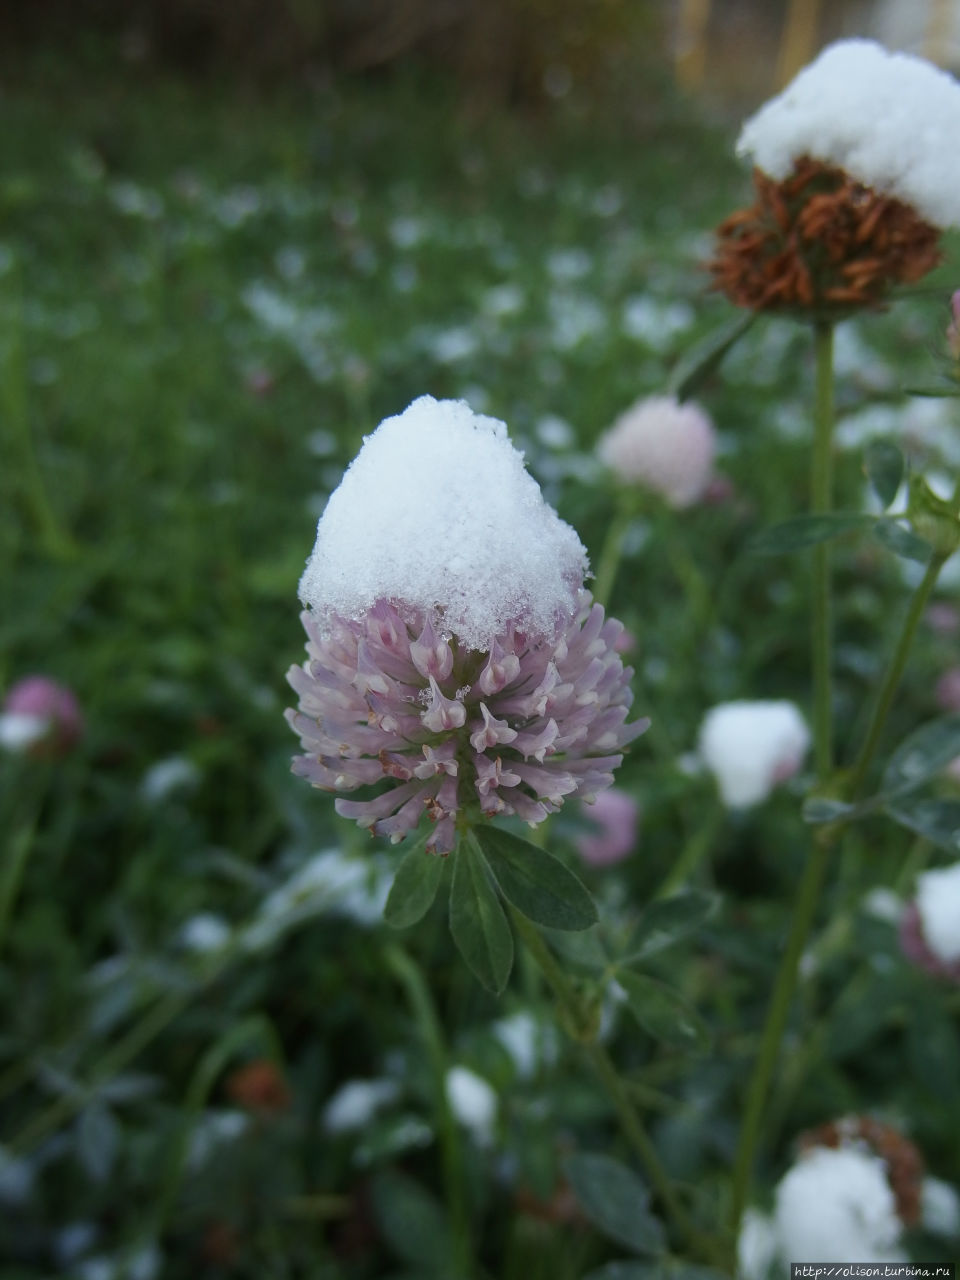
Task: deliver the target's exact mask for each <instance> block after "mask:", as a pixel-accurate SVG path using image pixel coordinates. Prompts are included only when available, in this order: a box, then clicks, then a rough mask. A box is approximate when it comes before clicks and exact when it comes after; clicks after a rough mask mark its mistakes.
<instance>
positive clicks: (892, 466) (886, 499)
mask: <svg viewBox="0 0 960 1280" xmlns="http://www.w3.org/2000/svg"><path fill="white" fill-rule="evenodd" d="M905 468H906V463H905V461H904V457H903V454H902V453H901V452H900V450H899V449H898V448H897V446H896V445H895V444H891V443H890V442H889V440H875V441H874V442H873V444H871V445H869V446H868V447H867V451H866V454H865V455H864V459H863V469H864V471H866V473H867V479H868V480H869V481H870V484H871V485H872V486H873V491H874V493H875V494H876V495H877V497H878V498H879V499H880V501H881V502H882V503H883V506H884V509H886V508H887V507H889V505H890V503H891V502H892V501H893V500H894V498H895V497H896V496H897V492H898V490H899V489H900V485H901V484H902V483H903V473H904V470H905Z"/></svg>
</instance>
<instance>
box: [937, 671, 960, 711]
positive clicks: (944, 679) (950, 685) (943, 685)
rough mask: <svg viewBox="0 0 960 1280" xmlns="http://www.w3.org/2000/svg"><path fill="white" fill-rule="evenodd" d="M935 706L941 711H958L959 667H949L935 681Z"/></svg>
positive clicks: (959, 692) (959, 707) (959, 695)
mask: <svg viewBox="0 0 960 1280" xmlns="http://www.w3.org/2000/svg"><path fill="white" fill-rule="evenodd" d="M936 697H937V706H938V707H939V708H940V710H941V711H960V667H951V668H950V669H949V671H945V672H944V673H943V675H942V676H941V677H940V679H939V680H938V681H937V690H936Z"/></svg>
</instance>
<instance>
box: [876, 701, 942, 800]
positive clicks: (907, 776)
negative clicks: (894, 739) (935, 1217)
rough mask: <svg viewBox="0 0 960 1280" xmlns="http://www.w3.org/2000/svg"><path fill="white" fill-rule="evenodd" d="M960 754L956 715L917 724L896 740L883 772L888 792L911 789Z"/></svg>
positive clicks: (931, 776)
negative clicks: (895, 746) (908, 732)
mask: <svg viewBox="0 0 960 1280" xmlns="http://www.w3.org/2000/svg"><path fill="white" fill-rule="evenodd" d="M956 756H960V715H953V716H941V717H940V718H939V719H937V720H931V721H929V722H928V723H927V724H925V725H921V727H920V728H919V729H916V730H915V731H914V732H913V733H911V734H910V735H909V737H907V738H905V739H904V740H903V742H901V743H900V745H899V747H897V749H896V751H894V753H893V755H892V756H891V757H890V762H889V764H888V765H887V767H886V769H885V771H884V774H883V787H882V790H883V791H884V792H886V793H887V794H888V795H896V794H898V793H902V792H904V791H912V790H913V789H915V788H916V787H919V786H922V785H923V784H924V783H925V782H929V781H930V780H931V779H932V778H935V777H937V775H938V774H940V773H942V772H943V770H944V769H945V768H946V767H947V765H948V764H949V763H950V761H951V760H953V759H954V758H955V757H956Z"/></svg>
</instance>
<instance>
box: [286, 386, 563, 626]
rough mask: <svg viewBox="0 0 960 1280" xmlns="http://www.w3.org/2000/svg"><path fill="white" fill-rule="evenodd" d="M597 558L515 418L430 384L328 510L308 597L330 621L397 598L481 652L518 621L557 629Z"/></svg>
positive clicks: (367, 449) (372, 445) (306, 578)
mask: <svg viewBox="0 0 960 1280" xmlns="http://www.w3.org/2000/svg"><path fill="white" fill-rule="evenodd" d="M587 567H588V565H587V553H586V550H585V549H584V547H583V545H582V543H581V542H580V539H579V538H578V537H577V535H576V532H575V531H574V530H573V529H572V528H571V527H570V526H569V525H568V524H565V523H564V521H562V520H561V519H560V517H559V516H558V515H557V513H556V512H555V511H554V510H553V508H552V507H550V506H549V505H548V504H547V503H546V502H544V500H543V496H542V494H541V492H540V486H539V485H538V484H537V482H536V481H535V480H534V479H533V477H532V476H530V475H529V474H528V473H527V471H526V470H525V469H524V465H523V454H522V453H520V452H519V451H518V450H517V449H515V448H514V446H513V445H512V444H511V443H510V439H509V437H508V435H507V428H506V426H505V425H504V423H502V422H499V421H497V420H496V419H495V418H488V417H483V416H481V415H480V414H475V413H474V412H473V411H472V410H471V409H470V407H469V405H467V404H465V403H464V402H463V401H459V400H439V401H438V400H434V399H433V397H432V396H421V397H420V398H419V399H418V400H414V402H413V403H412V404H411V405H410V406H409V407H408V408H407V409H406V410H405V411H404V412H403V413H402V414H399V415H398V416H396V417H392V418H387V419H385V420H384V421H383V422H381V424H380V426H379V427H378V428H377V429H376V431H374V432H373V433H372V434H371V435H369V436H367V437H366V439H365V440H364V444H363V448H362V449H361V450H360V452H359V454H358V455H357V457H356V458H355V459H354V461H353V463H352V464H351V466H350V468H349V469H348V471H347V473H346V475H345V476H344V477H343V480H342V481H341V483H340V487H339V488H338V489H337V490H336V492H335V493H334V494H333V495H332V496H331V498H330V501H329V502H328V503H327V506H326V510H325V511H324V513H323V515H322V516H321V518H320V523H319V525H318V527H317V541H316V545H315V547H314V549H313V553H312V555H311V556H310V559H309V561H308V562H307V568H306V571H305V573H304V575H303V577H302V578H301V580H300V598H301V600H302V601H303V602H304V604H306V605H309V607H310V608H311V609H312V610H313V611H314V613H315V614H316V615H317V617H318V620H319V622H320V625H321V627H323V625H324V624H325V622H328V621H329V620H330V619H331V618H332V617H333V616H334V615H337V616H339V617H341V618H347V619H351V618H352V619H356V618H360V617H362V616H363V615H364V614H365V613H366V612H367V611H368V610H369V609H370V608H371V607H372V606H373V604H374V603H375V602H376V601H377V600H382V599H386V600H389V601H392V602H393V603H394V604H396V606H397V607H398V608H399V609H400V611H401V613H403V612H404V611H405V610H406V611H414V612H416V613H419V614H423V615H427V616H432V617H433V619H434V621H437V620H438V619H439V622H440V626H441V628H442V629H443V630H444V631H445V632H447V633H449V634H453V635H455V636H456V637H457V638H458V639H459V640H460V642H461V643H462V644H464V645H466V646H467V647H468V648H471V649H480V650H483V649H486V648H487V647H489V644H490V642H491V640H492V639H493V637H494V636H496V635H497V634H499V633H503V632H504V630H505V629H506V627H507V625H508V624H509V623H511V622H513V623H517V624H518V625H519V627H520V628H522V629H523V630H524V631H525V632H526V633H527V634H528V635H529V636H531V637H534V636H537V637H542V636H547V635H553V633H554V631H555V628H556V626H557V623H558V621H559V620H560V619H568V618H569V617H570V616H571V613H572V612H573V609H574V608H575V602H576V593H577V591H578V590H579V588H580V586H581V585H582V582H583V577H584V574H585V573H586V572H587Z"/></svg>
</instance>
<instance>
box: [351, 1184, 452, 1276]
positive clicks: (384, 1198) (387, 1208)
mask: <svg viewBox="0 0 960 1280" xmlns="http://www.w3.org/2000/svg"><path fill="white" fill-rule="evenodd" d="M371 1193H372V1201H373V1211H374V1214H375V1216H376V1219H377V1225H378V1226H379V1227H380V1230H381V1231H382V1232H383V1234H384V1236H385V1237H386V1239H387V1241H388V1243H389V1244H390V1246H391V1247H392V1248H393V1249H394V1251H395V1252H396V1254H397V1255H398V1257H400V1258H402V1259H403V1261H404V1262H412V1263H416V1264H417V1265H418V1266H419V1267H424V1268H427V1269H428V1270H429V1271H430V1272H432V1273H434V1274H435V1275H438V1276H448V1275H450V1274H451V1257H452V1255H453V1249H452V1241H451V1239H450V1231H449V1229H448V1227H447V1222H446V1219H445V1217H444V1214H443V1210H442V1209H441V1208H440V1205H439V1204H438V1203H437V1201H436V1200H435V1199H434V1198H433V1196H432V1195H431V1194H430V1193H429V1192H428V1191H426V1190H425V1189H424V1188H423V1187H421V1186H420V1184H419V1183H417V1182H414V1180H413V1179H412V1178H408V1177H407V1176H406V1175H405V1174H401V1173H397V1172H396V1171H394V1170H390V1171H386V1172H384V1173H379V1174H377V1176H376V1177H375V1178H374V1180H373V1184H372V1186H371Z"/></svg>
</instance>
